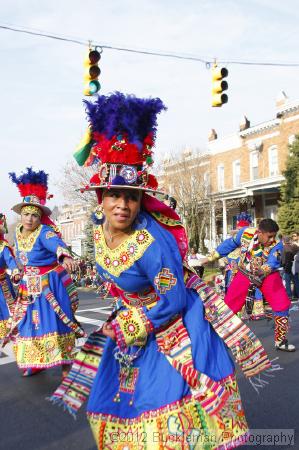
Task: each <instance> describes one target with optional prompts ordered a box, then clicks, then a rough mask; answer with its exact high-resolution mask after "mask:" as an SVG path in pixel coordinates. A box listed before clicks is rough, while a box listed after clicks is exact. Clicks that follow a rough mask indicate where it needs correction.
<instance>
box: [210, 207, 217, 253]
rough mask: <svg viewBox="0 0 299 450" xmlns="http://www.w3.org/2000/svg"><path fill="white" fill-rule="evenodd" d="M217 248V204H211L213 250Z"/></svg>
mask: <svg viewBox="0 0 299 450" xmlns="http://www.w3.org/2000/svg"><path fill="white" fill-rule="evenodd" d="M215 247H216V220H215V203H214V202H213V201H212V202H211V249H214V248H215Z"/></svg>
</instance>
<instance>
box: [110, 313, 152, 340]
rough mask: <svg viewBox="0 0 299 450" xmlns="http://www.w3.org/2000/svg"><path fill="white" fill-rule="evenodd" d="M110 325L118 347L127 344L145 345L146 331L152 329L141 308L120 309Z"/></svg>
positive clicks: (148, 331)
mask: <svg viewBox="0 0 299 450" xmlns="http://www.w3.org/2000/svg"><path fill="white" fill-rule="evenodd" d="M112 325H113V328H114V330H115V333H116V338H117V343H118V345H119V347H120V348H124V347H125V346H128V345H140V346H143V345H145V343H146V339H147V335H148V333H150V332H151V331H152V330H153V326H152V324H151V322H150V321H149V320H148V318H147V317H146V315H145V314H144V312H143V310H142V309H141V308H133V309H130V310H126V311H122V312H121V313H119V314H118V316H117V317H116V319H115V320H113V322H112Z"/></svg>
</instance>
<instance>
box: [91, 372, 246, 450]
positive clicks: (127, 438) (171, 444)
mask: <svg viewBox="0 0 299 450" xmlns="http://www.w3.org/2000/svg"><path fill="white" fill-rule="evenodd" d="M223 381H224V384H225V388H226V390H227V392H228V394H229V397H228V400H227V402H226V405H225V407H224V408H223V409H221V410H220V411H219V412H218V414H217V415H216V416H214V417H210V416H208V415H207V414H206V413H205V411H204V410H203V409H202V408H201V406H200V404H199V403H198V402H197V401H196V399H195V398H194V397H192V396H186V397H184V398H183V399H181V400H180V401H177V402H174V403H171V404H169V405H166V406H164V407H162V408H159V409H155V410H152V411H147V412H145V413H143V414H141V415H140V416H139V417H137V418H134V419H126V418H120V417H116V416H112V415H108V414H100V413H98V414H97V413H92V412H88V420H89V423H90V426H91V429H92V432H93V435H94V438H95V441H96V443H97V447H98V449H99V450H102V449H106V450H115V449H124V448H126V449H131V450H142V449H145V448H147V449H150V450H161V449H166V448H168V449H173V450H178V449H183V448H186V449H187V448H198V449H199V448H201V449H204V450H208V449H209V450H212V449H214V450H215V449H219V450H220V449H222V450H224V449H225V450H228V449H231V448H235V447H238V446H239V445H244V444H245V442H246V440H247V438H248V427H247V423H246V419H245V415H244V411H243V408H242V404H241V400H240V394H239V391H238V386H237V383H236V380H235V377H234V376H231V377H228V378H227V379H226V380H223Z"/></svg>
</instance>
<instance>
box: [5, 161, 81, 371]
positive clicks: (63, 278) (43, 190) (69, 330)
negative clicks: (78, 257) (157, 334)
mask: <svg viewBox="0 0 299 450" xmlns="http://www.w3.org/2000/svg"><path fill="white" fill-rule="evenodd" d="M10 178H11V179H12V181H13V182H14V183H15V184H16V185H17V186H18V188H19V191H20V194H21V196H22V202H21V203H18V204H17V205H15V206H14V207H13V208H12V209H13V211H15V212H16V213H18V214H20V218H21V223H20V224H19V225H18V226H17V229H16V233H15V251H16V257H17V260H18V261H19V263H20V264H22V266H23V270H24V276H23V279H22V281H21V283H20V288H19V295H18V299H17V304H16V307H15V311H14V316H13V329H12V331H11V333H10V337H13V336H15V337H16V345H15V353H16V360H17V364H18V366H19V368H20V369H21V370H22V371H23V374H24V376H29V375H33V374H34V373H37V372H39V371H40V370H43V369H47V368H50V367H54V366H58V365H61V366H62V372H63V376H65V375H66V374H67V372H68V368H69V365H70V364H71V363H72V361H73V352H74V347H75V335H76V334H78V335H83V331H82V330H81V328H80V327H79V325H78V323H77V322H76V321H75V319H74V312H75V311H76V308H77V303H78V297H77V292H76V289H75V287H74V285H73V283H72V280H71V278H70V276H69V275H68V272H67V271H69V272H71V271H72V270H74V269H75V263H74V261H73V259H72V258H71V256H70V252H69V250H68V249H67V247H66V244H65V243H64V242H63V241H62V239H61V238H60V235H59V233H58V231H57V229H56V227H55V225H54V224H53V222H52V221H51V219H50V217H49V216H50V214H51V210H50V209H49V208H48V207H47V206H46V205H45V203H46V198H47V187H48V185H47V181H48V175H47V174H46V173H45V172H43V171H42V170H41V171H39V172H34V171H33V170H32V169H31V168H29V169H27V171H26V172H25V173H23V174H22V175H21V176H19V177H17V176H16V174H15V173H10Z"/></svg>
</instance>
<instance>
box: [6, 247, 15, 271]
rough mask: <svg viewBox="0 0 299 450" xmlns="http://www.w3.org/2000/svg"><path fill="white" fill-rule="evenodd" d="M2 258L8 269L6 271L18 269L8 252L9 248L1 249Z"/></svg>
mask: <svg viewBox="0 0 299 450" xmlns="http://www.w3.org/2000/svg"><path fill="white" fill-rule="evenodd" d="M3 257H4V261H5V264H6V266H7V267H8V269H10V270H11V271H13V270H15V269H18V266H17V263H16V260H15V258H14V257H13V256H12V254H11V251H10V250H9V247H7V246H5V247H4V249H3Z"/></svg>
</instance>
